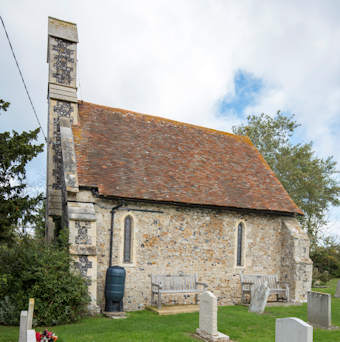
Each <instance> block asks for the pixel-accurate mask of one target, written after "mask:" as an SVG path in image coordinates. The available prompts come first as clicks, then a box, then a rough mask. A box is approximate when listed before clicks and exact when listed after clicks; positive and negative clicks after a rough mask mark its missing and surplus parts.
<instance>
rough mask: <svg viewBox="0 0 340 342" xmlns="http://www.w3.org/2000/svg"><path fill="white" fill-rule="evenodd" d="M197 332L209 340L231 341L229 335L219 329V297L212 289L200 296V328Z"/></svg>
mask: <svg viewBox="0 0 340 342" xmlns="http://www.w3.org/2000/svg"><path fill="white" fill-rule="evenodd" d="M196 332H197V333H198V334H199V335H200V336H201V337H203V338H205V339H206V340H208V341H220V342H227V341H229V336H227V335H224V334H222V333H220V332H218V331H217V298H216V296H214V294H213V293H211V292H210V291H205V292H203V293H202V294H201V296H200V318H199V329H197V331H196Z"/></svg>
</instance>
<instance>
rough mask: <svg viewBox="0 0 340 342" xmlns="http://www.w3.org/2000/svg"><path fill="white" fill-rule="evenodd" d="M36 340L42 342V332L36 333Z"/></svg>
mask: <svg viewBox="0 0 340 342" xmlns="http://www.w3.org/2000/svg"><path fill="white" fill-rule="evenodd" d="M35 339H36V340H37V342H40V341H41V334H40V332H38V331H36V332H35Z"/></svg>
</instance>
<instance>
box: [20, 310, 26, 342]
mask: <svg viewBox="0 0 340 342" xmlns="http://www.w3.org/2000/svg"><path fill="white" fill-rule="evenodd" d="M19 329H20V330H19V342H27V311H21V313H20V328H19Z"/></svg>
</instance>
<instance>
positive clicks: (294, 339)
mask: <svg viewBox="0 0 340 342" xmlns="http://www.w3.org/2000/svg"><path fill="white" fill-rule="evenodd" d="M275 342H313V327H312V326H311V325H309V324H307V323H306V322H304V321H303V320H301V319H299V318H296V317H288V318H278V319H277V320H276V326H275Z"/></svg>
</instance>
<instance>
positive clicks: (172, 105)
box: [0, 0, 340, 234]
mask: <svg viewBox="0 0 340 342" xmlns="http://www.w3.org/2000/svg"><path fill="white" fill-rule="evenodd" d="M339 13H340V3H339V1H336V0H334V1H333V0H329V1H322V2H321V1H317V0H309V1H306V0H301V1H298V2H297V1H295V0H287V1H276V0H273V1H263V2H257V3H256V4H254V2H253V1H250V0H249V1H248V0H245V1H242V2H238V1H225V0H214V1H209V0H188V1H179V0H173V1H171V2H169V1H166V0H158V1H155V0H145V1H143V2H141V1H137V0H130V1H118V0H113V1H110V2H102V3H101V5H100V6H93V2H92V1H89V0H82V1H80V0H74V1H72V2H70V1H67V0H59V1H58V2H47V1H43V0H31V1H24V0H17V1H12V0H3V1H2V3H1V10H0V14H1V16H3V18H4V20H5V23H6V25H7V29H8V32H9V35H10V37H11V39H12V43H13V46H14V48H15V51H16V54H17V58H18V60H19V63H20V64H21V67H22V70H23V74H24V76H25V79H26V81H27V84H28V87H29V89H30V92H31V95H32V99H33V102H34V104H35V106H36V108H37V112H38V115H39V119H40V121H41V122H42V124H43V127H44V128H45V130H46V127H47V101H46V95H47V71H48V70H47V63H46V47H47V17H48V16H49V15H50V16H54V17H57V18H61V19H64V20H68V21H72V22H75V23H77V25H78V31H79V40H80V43H79V45H78V56H77V59H78V98H80V99H83V100H86V101H90V102H94V103H99V104H103V105H107V106H112V107H118V108H126V109H130V110H134V111H137V112H142V113H149V114H155V115H159V116H163V117H168V118H171V119H174V120H179V121H184V122H188V123H193V124H198V125H202V126H206V127H211V128H215V129H220V130H225V131H231V128H232V126H233V125H238V124H240V123H242V122H244V119H245V117H246V116H247V115H248V114H256V113H262V112H263V113H267V114H271V115H274V114H275V113H276V112H277V110H281V111H282V112H284V113H294V114H295V118H296V120H297V121H298V122H299V123H301V125H302V127H301V128H299V130H298V134H297V135H296V137H295V139H296V141H301V142H309V141H311V140H312V141H313V142H314V145H313V146H314V149H315V151H316V153H317V155H318V156H320V157H327V156H329V155H334V157H335V159H336V160H337V162H338V163H339V162H340V149H339V147H338V146H339V137H338V129H339V128H340V63H339V56H340V45H339V41H340V21H339ZM0 51H1V53H0V67H1V71H2V72H1V78H0V96H1V97H2V98H5V99H7V100H8V101H10V102H11V107H10V109H9V111H8V112H7V113H4V114H2V115H1V116H0V130H1V131H3V130H10V129H16V130H18V131H21V130H28V129H34V128H36V127H37V123H36V121H35V118H34V115H33V113H32V110H31V108H30V106H29V102H28V100H27V97H26V95H25V92H24V88H23V86H22V84H21V81H20V78H19V75H18V72H17V70H16V66H15V64H14V61H13V58H12V56H11V53H10V50H9V47H8V43H7V41H6V38H5V35H4V33H3V31H2V29H1V30H0ZM40 139H41V140H40V141H41V142H43V139H42V137H40ZM45 165H46V162H45V155H41V156H39V158H38V159H36V160H35V161H34V162H32V164H31V166H30V170H29V178H28V179H29V183H30V185H31V186H32V189H33V190H32V191H34V189H43V188H44V186H45ZM330 222H331V223H330V227H331V228H330V231H331V232H333V233H334V232H337V233H338V234H340V211H339V209H336V208H332V210H331V212H330Z"/></svg>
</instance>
